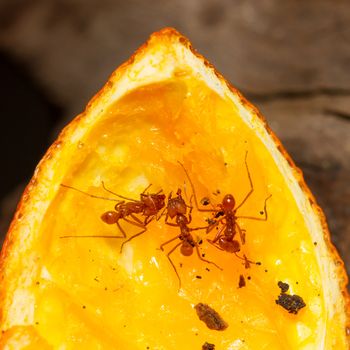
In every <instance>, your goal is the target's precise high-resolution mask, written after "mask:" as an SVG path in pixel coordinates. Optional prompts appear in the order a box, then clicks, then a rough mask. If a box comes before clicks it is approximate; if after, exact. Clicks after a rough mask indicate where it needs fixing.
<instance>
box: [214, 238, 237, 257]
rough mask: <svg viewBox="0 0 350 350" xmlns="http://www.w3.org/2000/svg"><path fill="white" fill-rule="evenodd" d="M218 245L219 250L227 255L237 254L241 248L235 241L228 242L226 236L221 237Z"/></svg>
mask: <svg viewBox="0 0 350 350" xmlns="http://www.w3.org/2000/svg"><path fill="white" fill-rule="evenodd" d="M218 243H219V246H220V248H222V249H223V250H225V251H226V252H228V253H237V252H239V251H240V250H241V246H240V244H239V242H238V241H237V240H235V239H233V240H230V239H228V238H227V237H226V236H221V237H220V238H219V241H218Z"/></svg>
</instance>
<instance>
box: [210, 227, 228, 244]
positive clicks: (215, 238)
mask: <svg viewBox="0 0 350 350" xmlns="http://www.w3.org/2000/svg"><path fill="white" fill-rule="evenodd" d="M225 227H226V225H222V226H221V227H220V229H219V230H218V232H216V235H215V237H214V239H213V240H210V239H208V240H207V241H208V242H209V243H211V244H214V245H215V243H216V242H217V241H218V240H219V238H220V237H221V236H222V234H221V232H222V231H223V230H224V228H225Z"/></svg>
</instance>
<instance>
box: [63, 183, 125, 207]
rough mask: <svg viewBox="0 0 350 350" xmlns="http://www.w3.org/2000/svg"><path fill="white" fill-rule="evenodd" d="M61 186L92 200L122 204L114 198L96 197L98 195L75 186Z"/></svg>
mask: <svg viewBox="0 0 350 350" xmlns="http://www.w3.org/2000/svg"><path fill="white" fill-rule="evenodd" d="M60 185H61V186H62V187H64V188H69V189H71V190H74V191H77V192H79V193H82V194H85V195H86V196H89V197H91V198H97V199H103V200H105V201H112V202H118V204H119V203H120V202H121V201H119V200H117V199H114V198H106V197H102V196H96V195H94V194H90V193H88V192H85V191H82V190H79V189H78V188H75V187H73V186H68V185H64V184H60Z"/></svg>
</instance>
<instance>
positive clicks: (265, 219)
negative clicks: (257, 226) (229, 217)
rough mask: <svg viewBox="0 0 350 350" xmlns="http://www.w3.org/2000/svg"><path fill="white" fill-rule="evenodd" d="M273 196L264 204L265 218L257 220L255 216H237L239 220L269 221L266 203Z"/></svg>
mask: <svg viewBox="0 0 350 350" xmlns="http://www.w3.org/2000/svg"><path fill="white" fill-rule="evenodd" d="M271 196H272V195H271V194H270V195H269V196H268V197H267V198H266V199H265V202H264V213H265V216H264V217H263V218H256V217H254V216H236V217H237V218H239V219H248V220H257V221H267V210H266V202H267V200H268V199H270V198H271Z"/></svg>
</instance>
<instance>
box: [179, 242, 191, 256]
mask: <svg viewBox="0 0 350 350" xmlns="http://www.w3.org/2000/svg"><path fill="white" fill-rule="evenodd" d="M180 252H181V254H182V255H184V256H191V255H192V254H193V247H192V245H191V244H190V243H188V242H183V243H182V245H181V248H180Z"/></svg>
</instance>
